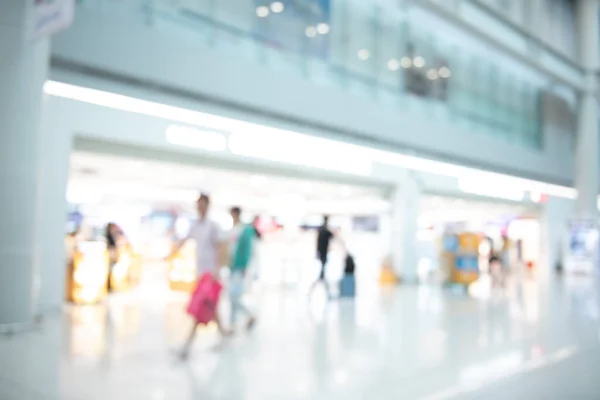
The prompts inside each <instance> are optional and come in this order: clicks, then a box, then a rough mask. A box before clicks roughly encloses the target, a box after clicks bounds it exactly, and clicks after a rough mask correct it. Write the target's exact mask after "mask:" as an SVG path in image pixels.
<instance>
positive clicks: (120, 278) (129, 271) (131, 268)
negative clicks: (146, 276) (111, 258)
mask: <svg viewBox="0 0 600 400" xmlns="http://www.w3.org/2000/svg"><path fill="white" fill-rule="evenodd" d="M141 270H142V258H141V256H139V255H138V254H136V253H134V252H133V250H132V248H131V246H129V245H123V246H119V248H118V249H117V254H116V262H115V263H114V265H113V266H112V268H111V269H110V272H109V279H110V290H111V291H122V290H127V289H129V288H131V287H132V286H135V285H137V284H138V283H139V281H140V279H141Z"/></svg>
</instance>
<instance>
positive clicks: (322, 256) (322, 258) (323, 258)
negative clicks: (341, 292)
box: [319, 254, 327, 281]
mask: <svg viewBox="0 0 600 400" xmlns="http://www.w3.org/2000/svg"><path fill="white" fill-rule="evenodd" d="M319 261H320V262H321V273H320V274H319V280H320V281H324V280H325V265H327V254H319Z"/></svg>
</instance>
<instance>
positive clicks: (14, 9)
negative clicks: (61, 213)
mask: <svg viewBox="0 0 600 400" xmlns="http://www.w3.org/2000/svg"><path fill="white" fill-rule="evenodd" d="M33 7H34V2H33V1H12V0H11V1H0V54H1V56H0V185H1V186H2V196H0V221H2V222H1V223H0V331H7V330H20V329H23V328H25V327H27V326H28V324H29V323H30V322H31V320H32V317H33V308H34V291H33V276H34V270H35V268H34V266H35V259H36V256H35V253H36V246H35V237H34V236H35V220H36V215H35V211H36V196H37V193H36V189H37V181H36V179H37V177H36V172H37V162H38V157H37V151H36V150H37V148H38V144H39V134H38V126H39V117H40V109H41V100H42V86H43V82H44V80H45V79H46V73H47V67H48V42H47V41H45V40H42V41H33V40H32V32H33V21H34V19H33V11H34V10H33Z"/></svg>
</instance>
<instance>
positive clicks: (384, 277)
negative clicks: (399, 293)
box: [379, 258, 400, 286]
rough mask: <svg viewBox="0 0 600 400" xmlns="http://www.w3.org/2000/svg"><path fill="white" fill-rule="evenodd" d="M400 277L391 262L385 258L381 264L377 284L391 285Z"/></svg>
mask: <svg viewBox="0 0 600 400" xmlns="http://www.w3.org/2000/svg"><path fill="white" fill-rule="evenodd" d="M399 281H400V279H398V276H397V275H396V272H395V271H394V268H393V266H392V262H391V260H390V259H389V258H386V259H385V260H384V261H383V263H382V264H381V271H380V273H379V284H380V285H381V286H393V285H396V284H398V282H399Z"/></svg>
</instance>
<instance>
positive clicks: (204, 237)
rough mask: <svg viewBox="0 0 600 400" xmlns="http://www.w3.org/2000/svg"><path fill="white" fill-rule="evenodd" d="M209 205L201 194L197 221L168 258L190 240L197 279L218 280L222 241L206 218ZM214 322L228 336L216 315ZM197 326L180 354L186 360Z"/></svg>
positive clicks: (193, 328) (214, 226) (207, 197)
mask: <svg viewBox="0 0 600 400" xmlns="http://www.w3.org/2000/svg"><path fill="white" fill-rule="evenodd" d="M209 205H210V197H209V196H208V195H206V194H201V195H200V197H199V198H198V201H197V207H198V221H196V223H195V224H194V225H193V226H192V227H191V229H190V232H189V234H188V235H187V237H186V238H185V239H183V240H182V241H181V242H179V243H178V244H177V246H175V248H174V250H173V252H172V253H171V255H170V256H169V258H171V257H173V256H174V255H175V254H177V252H178V251H179V250H180V249H181V247H182V246H183V245H184V244H185V242H187V241H188V240H190V239H191V240H194V241H195V242H196V272H197V274H198V275H197V276H198V278H200V277H201V276H202V275H203V274H204V273H207V272H208V273H211V274H212V275H213V276H214V277H215V279H217V280H218V279H219V268H220V267H221V265H220V261H221V260H220V259H219V258H220V257H219V247H220V246H221V242H222V240H221V233H220V230H219V227H218V225H217V224H216V223H215V222H214V221H211V220H210V219H208V217H207V214H208V207H209ZM215 322H216V324H217V327H218V328H219V332H220V333H221V335H223V336H228V335H229V334H230V332H229V331H227V330H225V329H224V327H223V324H222V323H221V320H220V319H219V317H218V315H217V316H216V317H215ZM198 325H199V323H195V324H194V326H193V327H192V331H191V332H190V335H189V337H188V339H187V341H186V343H185V345H184V346H183V350H182V351H181V354H180V355H181V357H182V358H187V356H188V354H189V350H190V347H191V345H192V343H193V341H194V337H195V334H196V329H197V328H198Z"/></svg>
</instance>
